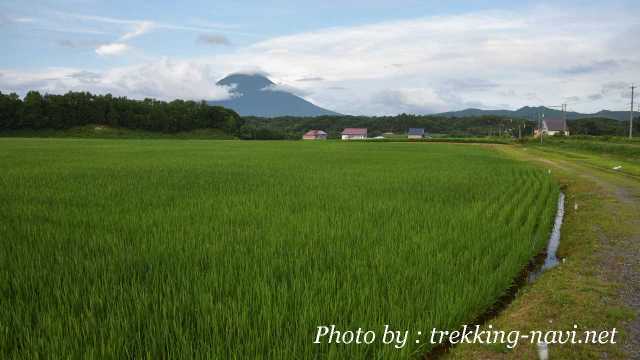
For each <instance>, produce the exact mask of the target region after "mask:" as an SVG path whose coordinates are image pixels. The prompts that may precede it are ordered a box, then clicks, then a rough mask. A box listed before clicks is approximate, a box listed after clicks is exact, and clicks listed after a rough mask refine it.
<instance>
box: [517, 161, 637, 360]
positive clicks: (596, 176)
mask: <svg viewBox="0 0 640 360" xmlns="http://www.w3.org/2000/svg"><path fill="white" fill-rule="evenodd" d="M528 157H529V159H531V160H534V161H540V162H542V163H544V164H545V165H548V166H549V167H550V168H555V169H561V170H563V171H566V172H569V173H573V174H574V175H575V176H579V177H581V178H583V179H586V180H588V181H590V182H592V183H594V184H595V185H597V186H598V187H600V188H602V189H603V190H605V191H606V192H607V193H608V194H609V195H610V196H611V197H612V198H613V199H615V201H613V202H609V203H605V204H604V206H605V207H606V210H607V213H608V214H610V215H611V216H612V217H616V216H623V217H624V218H623V219H619V220H620V221H623V222H625V223H626V224H627V225H630V226H629V227H628V228H629V231H626V232H625V234H624V236H621V237H620V236H617V237H616V239H612V238H610V236H609V234H607V233H606V232H605V231H602V230H601V229H600V230H599V239H600V249H599V251H598V254H597V255H598V257H599V258H600V263H601V265H602V268H601V269H600V270H601V276H602V277H603V278H604V279H606V280H609V281H612V282H616V283H619V284H622V286H620V288H619V295H620V300H621V301H622V302H623V303H624V304H625V305H626V306H628V307H629V308H631V309H632V311H634V312H635V314H636V318H635V320H633V321H631V322H629V323H628V324H627V337H626V340H625V344H624V350H625V353H626V355H627V356H628V358H630V359H640V182H638V181H637V180H635V179H633V178H629V177H627V176H624V175H623V174H615V173H613V172H610V171H604V170H599V169H596V168H594V167H591V166H588V165H582V164H579V163H576V162H574V161H571V160H566V159H558V158H555V159H549V158H542V157H533V156H528ZM622 214H632V215H631V216H629V217H627V216H624V215H622ZM635 214H638V215H635Z"/></svg>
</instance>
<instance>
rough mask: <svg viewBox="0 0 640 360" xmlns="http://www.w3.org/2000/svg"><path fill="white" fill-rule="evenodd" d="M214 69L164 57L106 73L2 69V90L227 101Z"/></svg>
mask: <svg viewBox="0 0 640 360" xmlns="http://www.w3.org/2000/svg"><path fill="white" fill-rule="evenodd" d="M213 69H214V68H213V67H212V66H210V65H207V64H202V63H197V62H192V61H172V60H170V59H166V58H162V59H159V60H155V61H151V62H148V63H144V64H139V65H134V66H127V67H118V68H113V69H110V70H107V71H104V72H99V71H86V70H80V69H75V68H50V69H46V70H42V71H38V72H29V73H26V72H21V71H15V70H0V72H1V73H2V74H3V76H2V77H0V89H2V92H17V93H19V94H22V95H24V94H25V93H26V92H27V91H28V90H39V91H41V92H47V93H56V94H60V93H65V92H67V91H91V92H94V93H100V94H105V93H111V94H113V95H116V96H128V97H130V98H134V99H143V98H146V97H151V98H156V99H161V100H174V99H190V100H197V101H199V100H222V99H226V98H228V97H229V96H230V94H229V88H227V87H221V86H216V85H215V82H216V81H217V80H218V79H219V78H220V77H221V76H222V75H221V74H220V73H218V72H215V71H214V70H213Z"/></svg>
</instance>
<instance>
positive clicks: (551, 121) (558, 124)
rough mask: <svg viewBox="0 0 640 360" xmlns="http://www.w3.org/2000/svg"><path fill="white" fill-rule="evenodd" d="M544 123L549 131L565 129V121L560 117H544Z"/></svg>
mask: <svg viewBox="0 0 640 360" xmlns="http://www.w3.org/2000/svg"><path fill="white" fill-rule="evenodd" d="M544 123H545V124H546V125H547V130H549V131H564V130H566V129H567V123H566V121H565V120H564V119H562V118H545V119H544Z"/></svg>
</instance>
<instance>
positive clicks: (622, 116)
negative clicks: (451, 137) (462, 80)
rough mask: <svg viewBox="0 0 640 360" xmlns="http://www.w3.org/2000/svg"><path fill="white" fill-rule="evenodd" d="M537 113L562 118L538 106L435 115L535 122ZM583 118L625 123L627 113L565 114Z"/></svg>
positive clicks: (466, 110)
mask: <svg viewBox="0 0 640 360" xmlns="http://www.w3.org/2000/svg"><path fill="white" fill-rule="evenodd" d="M539 113H544V116H545V117H560V116H562V111H561V110H558V109H550V108H548V107H544V106H538V107H530V106H525V107H523V108H520V109H518V110H515V111H513V110H481V109H465V110H460V111H450V112H446V113H440V114H437V115H439V116H445V117H473V116H483V115H495V116H505V117H513V118H519V119H529V120H537V119H538V114H539ZM584 118H606V119H613V120H618V121H626V120H629V112H627V111H609V110H602V111H599V112H597V113H595V114H581V113H578V112H573V111H569V112H567V119H569V120H573V119H584Z"/></svg>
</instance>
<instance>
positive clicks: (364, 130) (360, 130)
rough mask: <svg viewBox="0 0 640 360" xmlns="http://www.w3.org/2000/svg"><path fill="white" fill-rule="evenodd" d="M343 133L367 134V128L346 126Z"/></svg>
mask: <svg viewBox="0 0 640 360" xmlns="http://www.w3.org/2000/svg"><path fill="white" fill-rule="evenodd" d="M342 135H367V128H346V129H344V130H342Z"/></svg>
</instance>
